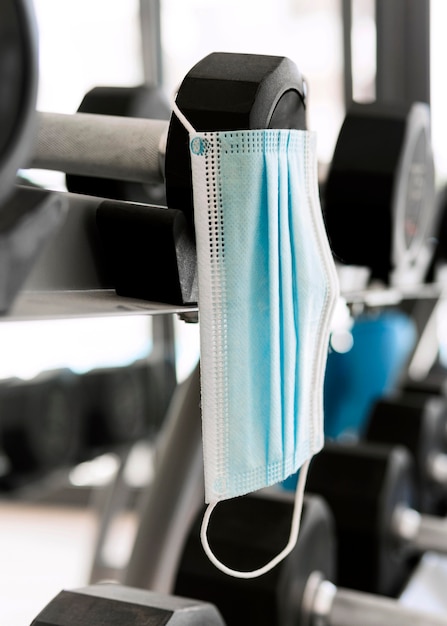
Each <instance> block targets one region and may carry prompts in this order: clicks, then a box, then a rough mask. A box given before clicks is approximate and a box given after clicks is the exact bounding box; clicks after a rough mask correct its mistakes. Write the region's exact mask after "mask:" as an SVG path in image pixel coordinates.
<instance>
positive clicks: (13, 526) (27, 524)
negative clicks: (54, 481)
mask: <svg viewBox="0 0 447 626" xmlns="http://www.w3.org/2000/svg"><path fill="white" fill-rule="evenodd" d="M96 530H97V521H96V517H95V514H94V512H93V510H89V509H85V508H83V507H79V506H76V507H75V506H71V507H66V506H58V505H38V504H29V503H23V502H19V503H18V502H9V501H1V502H0V563H1V565H0V590H1V591H0V624H2V626H29V625H30V624H31V622H32V620H33V619H34V618H35V617H36V616H37V614H38V613H39V612H40V611H41V610H42V609H43V607H44V606H45V605H46V604H47V603H48V602H49V601H50V600H51V599H52V598H53V597H54V596H55V595H57V593H58V592H59V591H61V589H63V588H76V587H79V586H83V585H85V584H87V583H88V577H89V574H90V566H91V559H92V554H93V548H94V543H95V537H96Z"/></svg>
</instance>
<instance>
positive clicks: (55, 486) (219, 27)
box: [0, 0, 447, 626]
mask: <svg viewBox="0 0 447 626" xmlns="http://www.w3.org/2000/svg"><path fill="white" fill-rule="evenodd" d="M427 1H428V0H427ZM34 4H35V9H36V14H37V20H38V29H39V38H40V61H39V65H40V80H39V93H38V109H39V110H43V111H53V112H61V113H74V112H75V111H76V110H77V108H78V106H79V104H80V102H81V100H82V98H83V96H84V94H85V93H86V92H87V91H88V90H89V89H91V88H92V87H93V86H96V85H116V86H133V85H136V84H140V83H144V82H145V83H149V84H155V85H158V86H159V87H160V88H161V89H163V91H164V92H165V94H166V97H167V98H168V99H169V101H172V99H173V97H174V94H175V91H176V88H177V86H178V85H179V83H180V81H181V80H182V78H183V76H184V75H185V73H186V72H187V71H188V70H189V69H190V68H191V67H192V66H193V65H194V63H195V62H197V61H198V60H199V59H200V58H202V57H203V56H205V55H206V54H208V53H209V52H213V51H231V52H250V53H259V54H278V55H281V56H282V55H284V56H288V57H290V58H291V59H292V60H293V61H295V62H296V63H297V65H298V67H299V68H300V70H301V72H302V73H303V75H304V76H305V77H306V80H307V82H308V85H309V93H308V103H309V104H308V125H309V128H310V129H312V130H315V131H316V132H317V133H318V153H319V161H320V167H321V176H322V178H324V173H325V171H326V169H327V167H328V165H329V163H330V161H331V157H332V153H333V150H334V146H335V142H336V139H337V136H338V133H339V130H340V127H341V124H342V122H343V117H344V113H345V101H346V91H345V89H346V85H345V80H344V76H345V70H346V68H345V66H344V53H345V51H346V49H347V47H350V48H351V54H352V67H351V68H350V71H352V94H351V95H352V98H353V99H354V100H356V101H358V102H369V101H373V100H374V99H375V97H376V93H375V84H376V83H375V79H376V70H377V68H376V44H377V42H376V22H375V1H374V0H352V2H346V1H344V0H256V1H254V0H253V1H251V0H245V1H244V0H226V1H225V2H222V0H187V1H185V0H126V1H125V2H123V1H122V0H60V1H59V2H54V1H53V0H35V1H34ZM430 12H431V21H430V42H431V55H430V56H431V61H430V73H431V76H430V89H431V112H432V129H433V135H432V137H433V148H434V153H435V163H436V174H437V182H438V184H439V186H441V185H443V184H444V183H445V182H446V180H447V142H446V141H445V136H446V134H447V118H446V115H445V111H446V110H447V86H446V83H445V60H444V59H445V24H446V22H447V4H446V3H445V1H444V0H430ZM348 17H349V20H350V22H351V28H350V33H349V36H347V34H346V28H345V29H344V27H343V26H344V24H346V20H347V18H348ZM26 175H27V177H29V178H30V180H31V181H33V182H35V183H37V184H42V185H44V186H46V187H48V188H52V189H57V190H63V189H64V185H65V177H64V175H63V174H60V175H59V174H58V173H54V172H48V171H45V172H44V171H39V170H33V171H27V173H26ZM439 311H440V315H439V321H438V338H439V344H440V355H441V359H443V360H444V364H446V365H447V323H445V322H444V324H443V323H442V320H446V319H447V318H446V314H445V308H440V309H439ZM172 321H173V327H172V328H173V332H174V337H175V363H176V373H177V378H178V380H179V381H181V380H183V379H184V378H185V377H186V376H187V375H188V373H189V372H190V371H191V369H192V367H193V366H194V365H195V363H196V362H197V359H198V348H199V345H198V340H199V338H198V328H197V326H196V325H193V324H185V323H183V322H181V321H179V320H178V319H177V318H176V317H175V316H174V318H173V320H172ZM111 338H113V340H111ZM0 345H1V351H2V359H1V360H0V377H1V378H3V379H8V378H11V377H17V378H19V379H23V380H27V379H28V380H29V379H32V378H33V377H35V376H36V375H37V374H39V373H40V372H44V371H47V370H53V369H57V368H69V369H71V370H73V371H74V372H77V373H83V372H88V371H89V370H91V369H94V368H99V367H115V366H119V365H125V364H128V363H132V362H133V361H135V360H138V359H144V358H145V357H147V356H148V355H150V353H151V350H152V349H153V324H152V321H151V317H149V316H130V317H121V318H107V319H96V318H92V319H85V320H84V319H83V320H70V321H68V320H61V321H51V322H19V323H12V322H3V323H2V324H1V325H0ZM143 448H144V449H140V448H139V447H138V445H136V446H135V448H134V449H133V450H132V459H131V461H130V462H129V463H128V466H127V470H128V476H127V480H128V482H129V484H133V485H134V486H135V488H136V489H138V487H139V486H141V485H144V484H146V483H147V481H149V480H150V473H151V467H150V454H148V449H147V446H146V447H144V446H143ZM119 467H120V461H119V457H118V456H117V455H116V454H114V453H108V454H102V455H99V456H98V457H96V458H94V459H91V460H90V461H87V462H85V463H83V464H81V465H79V466H78V467H76V468H75V469H74V470H73V471H71V472H70V473H69V474H65V473H63V475H58V476H57V477H52V478H51V479H49V480H48V483H47V484H45V483H44V484H42V483H39V486H38V488H37V487H36V489H35V490H33V488H32V486H31V487H28V488H27V489H24V490H22V491H20V495H19V496H17V497H12V496H11V495H8V494H6V495H5V496H4V497H2V496H0V555H1V561H2V568H0V589H1V592H0V623H1V624H4V625H5V626H6V625H7V626H24V625H25V624H27V623H29V622H30V620H31V619H32V618H33V617H34V616H35V615H36V613H37V612H38V611H39V610H40V609H41V608H42V606H43V605H44V604H45V603H46V602H47V601H48V600H49V599H50V598H51V597H53V596H54V595H55V594H56V593H57V592H58V591H59V589H60V588H62V587H67V588H70V587H75V586H77V585H82V584H85V583H86V582H87V581H88V578H89V575H90V571H91V566H92V559H93V551H94V548H95V542H96V540H97V533H98V519H99V512H100V511H101V507H102V506H103V504H104V498H106V494H107V485H109V484H110V483H111V481H113V480H114V478H115V477H116V473H117V471H118V469H119ZM115 530H116V532H117V533H119V536H120V540H119V542H116V541H114V540H113V535H112V536H111V537H109V541H108V544H107V546H106V547H105V548H104V549H105V550H108V551H109V557H110V561H111V562H113V563H115V564H116V566H117V568H119V567H121V566H124V565H125V562H126V558H127V556H128V549H129V548H130V545H131V541H132V537H133V532H134V530H135V518H134V517H133V516H132V514H128V515H122V516H121V517H120V518H119V519H118V520H117V522H116V529H115ZM126 537H127V538H128V544H127V545H126ZM5 564H7V565H6V566H5Z"/></svg>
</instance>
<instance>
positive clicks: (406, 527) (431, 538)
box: [391, 506, 447, 554]
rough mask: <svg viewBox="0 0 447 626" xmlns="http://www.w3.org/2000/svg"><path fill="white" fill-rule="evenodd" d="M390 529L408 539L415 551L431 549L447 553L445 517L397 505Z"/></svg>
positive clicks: (398, 535) (446, 523)
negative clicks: (421, 512)
mask: <svg viewBox="0 0 447 626" xmlns="http://www.w3.org/2000/svg"><path fill="white" fill-rule="evenodd" d="M391 524H392V531H393V532H394V534H395V535H396V536H397V537H399V538H400V539H404V540H406V541H408V543H409V546H410V547H411V548H412V549H414V551H415V552H419V553H422V552H427V551H428V550H433V551H434V552H439V553H441V554H447V519H444V518H442V517H435V516H433V515H425V514H424V515H422V514H420V513H418V512H417V511H415V510H414V509H411V508H409V507H405V506H398V507H397V508H396V511H395V512H394V515H393V519H392V522H391Z"/></svg>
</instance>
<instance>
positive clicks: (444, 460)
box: [427, 452, 447, 486]
mask: <svg viewBox="0 0 447 626" xmlns="http://www.w3.org/2000/svg"><path fill="white" fill-rule="evenodd" d="M427 464H428V474H429V476H430V477H431V479H432V480H434V481H435V482H437V483H438V485H445V486H447V454H445V453H444V452H437V453H435V454H432V455H430V456H429V458H428V462H427Z"/></svg>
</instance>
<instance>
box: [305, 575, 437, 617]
mask: <svg viewBox="0 0 447 626" xmlns="http://www.w3.org/2000/svg"><path fill="white" fill-rule="evenodd" d="M308 590H309V592H310V593H311V598H312V600H311V601H312V605H311V606H310V605H309V604H308V605H307V606H306V609H307V610H306V613H307V614H306V615H305V617H304V623H305V624H306V626H351V625H352V626H357V625H358V624H361V625H362V626H377V625H378V624H383V626H402V625H403V624H405V626H446V625H447V617H444V616H441V615H437V614H434V613H433V614H431V613H427V612H425V611H417V610H415V609H413V608H411V609H410V608H408V607H405V606H404V605H402V604H400V603H399V602H398V601H397V600H395V599H393V598H387V597H383V596H379V595H376V594H369V593H363V592H361V591H353V590H350V589H343V588H340V587H336V586H335V585H334V584H332V583H331V582H329V581H328V580H324V579H322V577H321V576H320V575H319V574H318V573H315V574H312V575H311V576H310V578H309V582H308V588H307V589H306V593H307V592H308ZM309 599H310V597H309V596H308V597H307V601H309Z"/></svg>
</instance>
